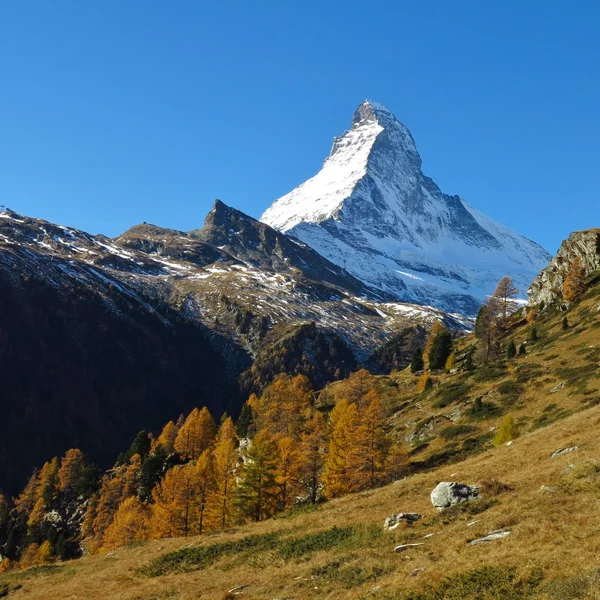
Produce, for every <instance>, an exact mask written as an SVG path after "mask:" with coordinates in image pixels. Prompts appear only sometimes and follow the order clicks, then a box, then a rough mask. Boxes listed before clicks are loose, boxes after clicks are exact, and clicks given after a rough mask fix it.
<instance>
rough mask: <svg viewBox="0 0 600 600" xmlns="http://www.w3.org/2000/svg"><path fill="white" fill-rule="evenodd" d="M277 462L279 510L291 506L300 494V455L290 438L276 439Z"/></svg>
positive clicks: (296, 444) (286, 436)
mask: <svg viewBox="0 0 600 600" xmlns="http://www.w3.org/2000/svg"><path fill="white" fill-rule="evenodd" d="M277 448H278V450H279V453H278V454H279V456H278V458H279V460H278V461H277V483H278V485H279V510H285V509H286V508H289V507H290V506H292V504H293V502H294V499H295V498H296V497H297V496H298V495H299V494H300V492H301V481H300V470H301V468H302V455H301V454H300V452H299V447H298V442H297V441H296V440H295V439H294V438H293V437H291V436H288V435H280V436H278V437H277Z"/></svg>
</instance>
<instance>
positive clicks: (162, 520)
mask: <svg viewBox="0 0 600 600" xmlns="http://www.w3.org/2000/svg"><path fill="white" fill-rule="evenodd" d="M195 476H196V464H195V463H194V462H190V463H187V464H185V465H182V466H178V467H173V468H172V469H169V470H168V471H167V473H166V475H165V477H164V478H163V480H162V481H161V482H160V483H159V484H158V485H157V486H156V487H155V488H154V490H152V499H153V501H154V503H153V505H152V518H151V521H150V525H151V531H152V536H153V537H157V538H162V537H175V536H187V535H188V534H189V533H190V531H191V526H192V517H193V514H192V513H193V502H194V495H195V490H194V485H195V479H196V477H195Z"/></svg>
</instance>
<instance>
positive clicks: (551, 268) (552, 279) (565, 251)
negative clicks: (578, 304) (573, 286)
mask: <svg viewBox="0 0 600 600" xmlns="http://www.w3.org/2000/svg"><path fill="white" fill-rule="evenodd" d="M576 258H579V260H580V261H581V265H582V266H583V268H584V269H585V270H586V272H587V273H588V274H591V273H592V272H594V271H597V270H599V269H600V229H586V230H585V231H575V232H573V233H572V234H571V235H570V236H569V237H568V238H567V239H566V240H564V241H563V243H562V244H561V246H560V248H559V250H558V252H557V254H556V256H554V257H553V258H552V260H551V261H550V264H549V265H548V266H547V267H546V268H545V269H543V270H542V271H541V273H540V274H539V275H538V276H537V277H536V278H535V279H534V280H533V282H532V284H531V287H530V288H529V304H530V305H531V306H537V307H539V306H540V305H542V304H544V305H546V306H552V305H559V304H562V303H563V292H562V290H563V284H564V281H565V277H566V276H567V273H568V271H569V267H570V266H571V264H572V263H573V261H574V260H575V259H576Z"/></svg>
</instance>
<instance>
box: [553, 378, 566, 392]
mask: <svg viewBox="0 0 600 600" xmlns="http://www.w3.org/2000/svg"><path fill="white" fill-rule="evenodd" d="M565 385H566V384H565V382H564V381H561V382H560V383H557V384H556V385H555V386H554V387H553V388H552V389H551V390H550V393H551V394H555V393H556V392H558V391H560V390H562V389H563V388H564V387H565Z"/></svg>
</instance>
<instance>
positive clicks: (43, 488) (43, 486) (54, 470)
mask: <svg viewBox="0 0 600 600" xmlns="http://www.w3.org/2000/svg"><path fill="white" fill-rule="evenodd" d="M57 484H58V459H57V458H56V457H54V458H53V459H52V460H51V461H49V462H47V463H45V464H44V466H43V467H42V468H41V470H40V473H39V476H38V486H37V489H36V501H35V504H34V506H33V508H32V510H31V513H30V514H29V519H28V520H27V525H29V527H30V528H31V527H35V526H36V525H39V524H40V523H41V521H42V518H43V517H44V514H45V512H46V509H47V508H48V506H49V505H50V503H51V502H52V500H53V499H54V498H55V496H56V490H57Z"/></svg>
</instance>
